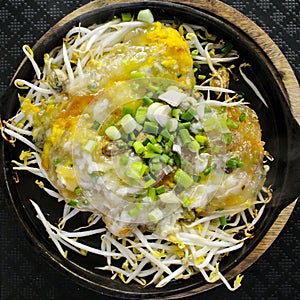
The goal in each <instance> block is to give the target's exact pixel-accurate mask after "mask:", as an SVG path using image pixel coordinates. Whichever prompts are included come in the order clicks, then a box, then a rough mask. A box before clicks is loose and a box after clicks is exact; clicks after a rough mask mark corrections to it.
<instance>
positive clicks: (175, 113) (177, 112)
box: [171, 108, 182, 120]
mask: <svg viewBox="0 0 300 300" xmlns="http://www.w3.org/2000/svg"><path fill="white" fill-rule="evenodd" d="M171 115H172V117H174V118H176V119H177V120H179V118H180V116H181V115H182V111H181V109H180V108H173V109H172V113H171Z"/></svg>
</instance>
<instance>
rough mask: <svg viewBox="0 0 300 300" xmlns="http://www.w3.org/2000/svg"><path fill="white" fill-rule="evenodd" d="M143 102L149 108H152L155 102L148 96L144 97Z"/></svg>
mask: <svg viewBox="0 0 300 300" xmlns="http://www.w3.org/2000/svg"><path fill="white" fill-rule="evenodd" d="M143 101H144V103H145V104H146V105H147V106H150V105H151V104H152V103H153V102H154V101H153V100H152V99H151V98H149V97H148V96H145V97H143Z"/></svg>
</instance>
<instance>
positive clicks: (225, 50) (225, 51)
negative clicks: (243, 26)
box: [221, 43, 233, 55]
mask: <svg viewBox="0 0 300 300" xmlns="http://www.w3.org/2000/svg"><path fill="white" fill-rule="evenodd" d="M232 48H233V45H232V44H231V43H227V44H225V46H224V47H223V48H222V49H221V52H222V53H223V54H225V55H226V54H228V53H229V52H230V51H231V50H232Z"/></svg>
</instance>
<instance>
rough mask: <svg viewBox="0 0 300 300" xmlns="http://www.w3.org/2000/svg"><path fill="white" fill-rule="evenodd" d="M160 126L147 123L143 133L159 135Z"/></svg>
mask: <svg viewBox="0 0 300 300" xmlns="http://www.w3.org/2000/svg"><path fill="white" fill-rule="evenodd" d="M158 129H159V128H158V125H157V124H156V123H155V122H145V123H144V129H143V131H144V132H145V133H149V134H154V135H157V133H158Z"/></svg>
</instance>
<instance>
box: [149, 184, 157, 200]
mask: <svg viewBox="0 0 300 300" xmlns="http://www.w3.org/2000/svg"><path fill="white" fill-rule="evenodd" d="M148 196H149V197H150V199H151V200H152V201H154V200H155V196H156V188H154V187H151V188H149V191H148Z"/></svg>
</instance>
